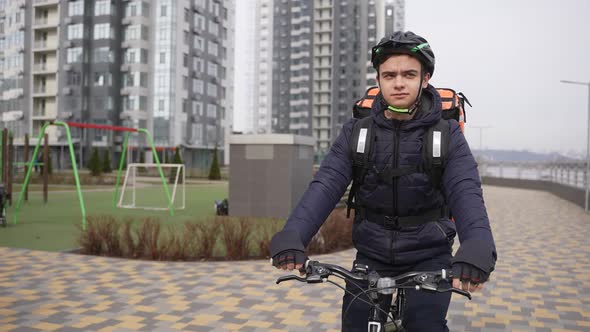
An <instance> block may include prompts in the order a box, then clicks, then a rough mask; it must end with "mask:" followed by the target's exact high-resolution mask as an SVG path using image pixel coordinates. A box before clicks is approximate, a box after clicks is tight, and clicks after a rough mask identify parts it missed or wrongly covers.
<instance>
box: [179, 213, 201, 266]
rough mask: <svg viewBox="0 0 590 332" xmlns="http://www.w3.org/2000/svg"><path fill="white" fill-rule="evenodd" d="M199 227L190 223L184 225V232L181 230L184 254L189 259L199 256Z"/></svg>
mask: <svg viewBox="0 0 590 332" xmlns="http://www.w3.org/2000/svg"><path fill="white" fill-rule="evenodd" d="M200 234H201V230H200V225H199V224H196V223H191V222H185V223H184V230H183V234H182V235H183V241H184V246H185V247H184V248H185V254H186V256H187V257H191V258H198V257H200V256H201V250H200V247H201V245H200V241H199V239H200Z"/></svg>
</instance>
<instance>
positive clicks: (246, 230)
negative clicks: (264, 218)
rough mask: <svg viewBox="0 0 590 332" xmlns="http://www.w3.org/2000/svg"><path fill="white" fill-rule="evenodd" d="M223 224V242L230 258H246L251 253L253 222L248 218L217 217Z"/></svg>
mask: <svg viewBox="0 0 590 332" xmlns="http://www.w3.org/2000/svg"><path fill="white" fill-rule="evenodd" d="M217 219H218V220H220V223H221V224H222V225H223V242H224V244H225V249H226V257H227V258H228V259H230V260H238V259H244V258H247V257H248V254H249V247H250V246H249V244H250V243H249V238H250V235H251V233H252V228H253V227H252V223H251V222H249V220H248V218H238V220H237V221H236V220H235V219H233V218H230V217H220V216H218V217H217Z"/></svg>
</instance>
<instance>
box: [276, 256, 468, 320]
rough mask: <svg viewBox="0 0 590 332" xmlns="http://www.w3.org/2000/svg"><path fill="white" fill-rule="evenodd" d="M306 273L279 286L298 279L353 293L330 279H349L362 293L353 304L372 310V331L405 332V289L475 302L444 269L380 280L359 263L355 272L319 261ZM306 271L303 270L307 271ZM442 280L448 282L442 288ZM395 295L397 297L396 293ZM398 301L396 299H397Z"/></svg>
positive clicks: (285, 278) (284, 278)
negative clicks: (448, 294)
mask: <svg viewBox="0 0 590 332" xmlns="http://www.w3.org/2000/svg"><path fill="white" fill-rule="evenodd" d="M303 269H304V270H305V278H303V277H299V276H296V275H288V276H282V277H279V278H278V279H277V280H276V283H277V284H280V283H281V282H284V281H289V280H296V281H300V282H305V283H308V284H317V283H323V282H328V283H331V284H333V285H335V286H337V287H338V288H340V289H342V290H344V291H345V292H349V291H347V290H346V288H344V287H342V286H341V285H339V284H337V283H335V282H334V281H331V280H329V279H328V278H329V277H330V276H335V277H338V278H340V279H343V280H348V281H349V282H352V283H353V284H355V285H356V286H357V287H358V288H359V289H360V290H361V292H360V293H359V294H357V295H354V294H352V293H351V294H352V295H353V296H354V298H353V299H352V301H351V302H350V304H352V303H353V302H354V301H356V300H359V301H363V302H365V303H367V304H369V305H370V306H371V308H370V310H369V323H368V326H367V328H368V331H369V332H403V331H405V329H404V327H403V322H402V317H403V313H404V306H405V290H406V289H416V290H423V291H431V292H441V293H442V292H454V293H457V294H460V295H463V296H465V297H467V298H468V299H470V300H471V294H470V293H469V292H467V291H464V290H461V289H458V288H453V287H451V286H450V285H451V284H452V277H453V276H452V273H451V271H450V270H445V269H442V270H440V271H434V272H408V273H404V274H401V275H399V276H396V277H380V276H379V274H378V273H377V272H375V271H369V268H368V266H366V265H362V264H355V266H354V267H353V269H352V270H351V271H348V270H347V269H345V268H343V267H341V266H338V265H333V264H324V263H320V262H318V261H311V260H307V261H306V262H305V266H304V268H303ZM303 269H302V270H301V271H302V272H303ZM357 281H367V282H368V284H369V287H368V289H366V290H363V289H362V288H361V286H359V285H358V284H356V283H355V282H357ZM442 281H447V282H445V283H444V284H446V286H445V285H441V282H442ZM394 293H395V294H394ZM363 294H364V295H366V296H367V298H368V299H369V301H370V302H368V301H365V300H364V299H361V298H360V296H361V295H363ZM389 296H391V297H392V300H391V305H389V308H387V310H385V309H383V308H381V306H382V305H383V303H385V305H387V304H388V303H390V300H388V297H389ZM393 298H395V299H393ZM350 304H349V305H348V308H346V309H345V311H344V313H343V315H344V316H346V313H347V312H348V309H350Z"/></svg>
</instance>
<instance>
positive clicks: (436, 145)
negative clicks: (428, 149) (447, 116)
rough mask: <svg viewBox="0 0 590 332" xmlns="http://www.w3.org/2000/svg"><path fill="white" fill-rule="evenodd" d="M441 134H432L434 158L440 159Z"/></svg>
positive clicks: (438, 132)
mask: <svg viewBox="0 0 590 332" xmlns="http://www.w3.org/2000/svg"><path fill="white" fill-rule="evenodd" d="M441 136H442V134H441V132H440V131H434V132H433V133H432V157H433V158H440V145H441Z"/></svg>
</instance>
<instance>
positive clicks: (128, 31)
mask: <svg viewBox="0 0 590 332" xmlns="http://www.w3.org/2000/svg"><path fill="white" fill-rule="evenodd" d="M140 31H141V26H140V25H130V26H128V27H127V28H125V40H134V39H139V33H140Z"/></svg>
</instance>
